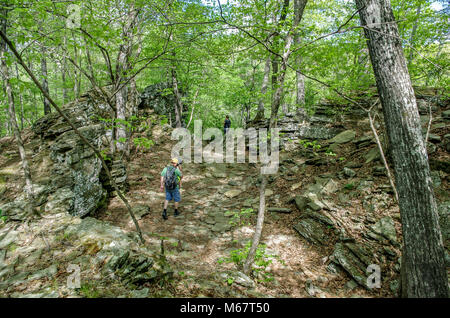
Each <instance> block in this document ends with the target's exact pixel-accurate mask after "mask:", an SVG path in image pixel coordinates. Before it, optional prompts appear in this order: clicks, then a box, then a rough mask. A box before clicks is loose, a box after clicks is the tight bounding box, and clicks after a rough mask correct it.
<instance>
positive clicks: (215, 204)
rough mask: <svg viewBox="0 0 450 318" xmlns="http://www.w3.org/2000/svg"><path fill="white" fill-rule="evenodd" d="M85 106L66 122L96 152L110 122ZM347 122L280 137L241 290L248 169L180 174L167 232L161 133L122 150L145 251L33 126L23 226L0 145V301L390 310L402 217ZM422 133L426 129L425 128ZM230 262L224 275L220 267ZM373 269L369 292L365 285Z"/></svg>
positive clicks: (94, 171) (442, 147) (248, 229)
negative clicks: (347, 305)
mask: <svg viewBox="0 0 450 318" xmlns="http://www.w3.org/2000/svg"><path fill="white" fill-rule="evenodd" d="M96 103H98V102H96V99H95V98H94V97H92V96H88V95H86V96H84V97H83V98H82V99H80V100H78V101H77V102H76V103H72V104H69V105H67V107H66V111H68V112H70V113H71V114H72V116H73V118H80V120H79V122H77V123H78V124H79V125H80V126H81V127H82V130H83V131H84V133H85V134H87V135H88V136H89V138H90V140H92V141H93V142H95V143H96V144H97V145H99V147H100V146H101V145H102V144H103V146H104V145H107V140H105V134H104V132H103V131H102V129H101V125H100V124H99V123H98V122H96V121H95V120H93V119H90V118H94V117H95V116H92V113H94V114H95V112H97V110H98V109H99V110H101V111H103V112H104V111H106V109H107V108H106V107H102V106H101V105H100V106H99V105H96ZM445 105H446V106H445ZM445 105H444V106H442V107H441V108H437V109H436V113H435V114H434V117H433V118H434V122H433V125H432V126H431V134H430V143H429V152H430V165H431V168H432V177H433V183H434V186H435V189H434V190H435V194H436V197H437V199H438V206H439V213H440V220H441V227H442V234H443V238H444V243H445V245H446V247H447V248H448V246H449V245H448V243H449V226H448V225H449V222H448V217H449V207H450V202H449V200H448V190H449V178H448V173H449V171H448V162H449V153H448V146H449V133H450V131H449V127H450V126H449V125H448V120H449V119H450V116H449V114H448V112H449V111H448V110H445V107H447V108H448V103H447V104H445ZM93 106H95V107H93ZM424 109H425V111H426V110H427V108H424ZM86 113H87V115H85V114H86ZM425 113H426V112H425ZM83 116H85V117H83ZM149 116H150V117H151V116H153V115H149ZM351 116H353V117H351V118H353V119H351V118H350V119H349V118H344V119H342V118H341V119H340V120H336V122H335V123H334V124H333V126H332V127H329V126H327V124H325V122H329V119H328V118H324V117H323V116H322V117H321V116H320V113H319V114H318V115H316V117H314V118H313V119H314V120H312V122H316V123H317V125H316V126H314V125H311V126H309V127H308V129H304V130H303V131H300V133H307V134H314V136H316V138H317V140H315V141H314V142H310V143H306V142H305V141H304V140H303V142H299V138H291V135H289V134H287V135H289V138H287V139H286V140H285V141H284V144H283V150H282V151H281V152H280V165H279V170H278V173H277V174H274V175H270V176H268V185H267V188H266V193H265V195H266V217H265V221H264V228H263V233H262V237H261V243H263V244H264V246H265V250H264V251H261V253H260V256H261V257H260V258H259V261H260V263H259V265H261V267H260V270H259V271H254V272H253V274H252V275H250V276H246V275H244V274H243V273H242V272H241V270H242V269H241V268H240V266H239V265H238V264H237V263H239V260H240V261H242V257H240V256H239V251H242V250H243V248H245V246H246V244H247V243H248V242H249V241H250V240H251V238H252V235H253V233H254V226H255V224H256V214H257V208H258V205H259V184H260V176H259V173H260V169H259V167H258V165H257V164H249V163H234V164H228V163H199V164H198V163H183V165H182V168H183V174H184V178H183V184H182V192H181V195H182V202H181V204H180V211H181V215H179V216H177V217H175V216H174V215H173V202H172V203H171V204H170V205H169V210H168V212H169V219H168V220H166V221H165V220H163V218H162V217H161V213H162V206H163V201H164V193H161V192H160V190H159V184H160V181H159V180H160V173H161V171H162V169H163V168H164V166H166V165H167V164H168V162H169V160H170V153H171V149H172V146H173V145H174V143H175V141H172V140H170V134H171V128H170V127H169V126H168V125H165V126H164V125H152V126H149V127H147V128H146V129H144V130H142V131H140V132H138V133H137V136H149V137H151V138H152V140H154V141H155V144H154V145H153V146H152V147H151V148H150V149H149V150H142V149H135V148H133V149H132V151H131V156H130V160H129V161H128V162H126V163H125V161H120V160H116V161H112V162H111V169H112V172H113V176H114V177H115V178H116V182H117V183H119V185H120V186H121V188H122V189H124V190H127V191H125V193H126V197H127V198H128V201H129V202H130V204H131V206H132V208H133V211H134V213H135V214H136V216H137V218H138V220H139V225H140V227H141V229H142V231H143V234H144V238H145V240H146V243H145V244H142V243H140V242H139V240H138V238H137V234H136V232H135V228H134V224H133V222H132V221H131V218H130V216H129V215H128V212H127V210H126V209H125V207H124V205H123V203H122V202H121V201H120V199H119V198H118V197H117V196H114V193H113V192H111V189H110V187H109V185H108V184H107V183H105V180H104V178H103V177H102V172H101V166H100V164H99V161H98V159H96V158H95V156H94V155H93V153H92V152H89V150H88V149H86V148H85V147H84V146H83V145H82V143H80V141H79V140H78V139H77V137H76V136H74V134H73V133H72V132H71V131H70V129H68V128H67V125H65V124H64V123H63V122H62V121H61V119H60V118H59V117H58V116H56V115H54V114H51V115H49V116H46V117H44V118H42V119H41V120H39V121H38V122H37V123H36V124H35V126H34V128H33V130H32V131H30V130H26V131H25V132H24V134H23V137H24V140H25V148H26V152H27V155H28V156H29V157H30V158H31V165H32V171H35V174H34V176H33V178H34V179H33V182H34V183H35V185H34V186H35V189H34V190H35V194H36V200H37V206H38V209H39V211H40V214H41V215H40V216H39V217H32V218H30V217H26V216H24V215H23V211H24V207H25V204H26V200H25V197H24V194H23V191H22V189H23V184H24V180H23V174H22V172H21V169H20V159H19V156H18V152H17V150H16V149H15V147H14V143H13V139H12V138H9V137H8V138H3V139H1V140H0V149H1V155H0V210H1V211H2V214H1V219H0V296H1V297H394V296H396V295H397V292H398V289H399V279H400V266H401V263H400V256H401V251H400V247H401V243H402V236H401V224H400V214H399V210H398V206H397V204H396V203H395V201H394V199H393V193H392V189H391V188H390V185H389V180H388V178H387V176H386V172H385V170H384V167H383V166H382V163H381V162H380V155H379V152H378V150H377V147H376V144H375V142H374V138H373V136H372V133H371V131H370V126H369V124H368V122H367V120H366V119H364V118H361V117H360V115H358V116H359V117H358V116H356V117H355V115H354V114H353V115H351ZM104 117H106V115H104ZM150 117H149V118H150ZM321 118H322V119H321ZM321 120H322V121H321ZM325 120H326V121H325ZM427 123H428V121H427V118H424V119H423V125H424V127H426V125H427ZM294 124H295V123H294V122H293V120H292V119H289V118H286V119H284V121H280V125H285V128H284V129H285V130H286V131H287V132H289V133H291V134H295V133H296V132H297V130H295V129H296V128H291V127H292V126H293V125H294ZM286 127H288V128H286ZM327 127H328V128H327ZM336 127H338V128H336ZM302 129H303V127H302ZM330 135H332V136H330ZM106 139H107V138H106ZM300 140H302V139H300ZM309 140H311V139H309ZM249 209H252V210H251V211H250V210H249ZM231 256H234V259H235V262H233V261H230V262H226V261H223V260H224V259H225V258H230V257H231ZM447 258H449V256H448V252H447ZM374 266H375V268H376V267H378V269H379V272H380V281H379V285H377V284H375V285H373V284H372V285H371V282H372V281H371V280H370V279H369V277H370V275H371V273H372V272H373V271H371V270H373V269H374ZM74 275H75V276H74ZM77 277H78V283H77ZM375 283H376V281H375ZM374 286H375V287H374Z"/></svg>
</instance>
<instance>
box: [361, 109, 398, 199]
mask: <svg viewBox="0 0 450 318" xmlns="http://www.w3.org/2000/svg"><path fill="white" fill-rule="evenodd" d="M376 103H377V102H376ZM376 103H375V104H374V105H373V106H375V105H376ZM373 106H372V107H373ZM372 107H370V109H369V111H368V112H367V115H368V116H369V123H370V128H371V129H372V132H373V135H374V136H375V140H376V142H377V145H378V150H379V151H380V155H381V158H382V159H383V163H384V167H385V169H386V173H387V176H388V179H389V183H390V184H391V187H392V190H393V191H394V195H395V200H396V201H397V202H398V193H397V188H396V187H395V184H394V179H393V178H392V175H391V171H390V170H389V165H388V163H387V160H386V157H385V156H384V152H383V147H382V145H381V142H380V139H379V138H378V134H377V130H376V129H375V127H374V125H373V118H372V115H371V114H370V112H371V109H372Z"/></svg>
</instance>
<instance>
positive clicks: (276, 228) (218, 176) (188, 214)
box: [98, 136, 400, 297]
mask: <svg viewBox="0 0 450 318" xmlns="http://www.w3.org/2000/svg"><path fill="white" fill-rule="evenodd" d="M173 144H174V142H173V141H171V140H170V139H169V138H168V136H163V137H161V139H159V141H158V143H157V145H156V146H154V148H152V149H151V151H149V152H146V153H143V154H139V155H138V156H134V157H133V159H132V160H131V162H130V163H129V167H128V171H129V182H130V191H129V195H130V201H131V202H132V203H133V205H134V207H137V208H138V209H139V207H141V208H142V207H149V208H150V209H149V211H147V212H148V214H147V213H146V214H145V216H143V217H142V218H141V219H140V220H139V225H140V226H141V228H142V230H143V232H144V234H145V238H146V239H147V241H148V242H149V244H153V248H154V249H158V248H159V246H160V239H161V238H164V239H165V242H166V244H165V249H166V255H167V257H168V260H169V262H170V263H171V266H172V267H173V269H174V271H175V282H176V283H175V284H174V286H173V287H174V291H173V294H174V296H176V297H197V296H207V297H221V296H226V295H228V294H227V293H225V292H222V291H221V289H217V288H214V286H216V285H213V287H212V286H210V285H209V282H211V281H217V280H218V279H219V280H220V279H221V280H222V283H223V284H224V285H226V282H227V277H226V276H222V277H218V276H217V275H216V274H217V273H219V272H225V271H226V270H234V271H236V270H240V269H241V268H240V267H239V266H237V265H236V264H235V263H226V262H225V263H220V259H222V258H224V257H229V256H230V253H231V252H232V251H236V250H237V249H242V248H243V247H244V246H245V244H246V243H247V242H249V241H250V240H251V238H252V236H253V233H254V225H255V224H256V213H257V210H258V204H259V187H258V186H257V185H256V184H255V182H254V180H255V179H256V178H258V176H259V169H258V167H256V166H255V165H251V164H248V163H234V164H226V163H209V164H208V163H202V164H196V163H187V164H186V163H184V164H183V165H182V169H183V174H184V177H183V182H182V190H181V193H182V201H181V203H180V211H181V215H180V216H177V217H175V216H174V215H173V202H171V203H170V204H169V210H168V212H169V219H168V220H163V218H162V216H161V214H162V210H163V202H164V199H165V194H164V193H161V192H160V191H159V187H160V173H161V171H162V169H163V168H164V167H165V166H166V165H168V164H169V161H170V151H171V149H172V146H173ZM355 157H356V158H357V157H358V154H356V155H355ZM285 159H287V160H288V161H289V160H293V161H294V162H293V165H294V166H302V165H304V162H305V159H304V158H301V157H298V158H295V157H293V156H292V154H290V153H288V152H281V154H280V162H283V161H284V160H285ZM348 159H352V158H348ZM342 168H343V165H342V164H334V165H331V164H330V165H327V166H321V167H315V166H308V167H307V168H306V169H303V170H301V171H299V172H298V174H297V175H296V176H295V177H288V178H287V179H286V178H284V176H280V175H278V177H276V178H275V181H273V182H272V183H269V184H268V186H267V189H266V202H267V204H266V207H283V208H289V209H291V210H292V211H293V212H292V213H279V212H267V211H266V217H265V221H264V228H263V233H262V238H261V243H263V244H265V245H266V254H267V255H268V254H270V255H276V258H273V263H272V264H270V265H269V266H268V267H267V268H265V271H266V272H268V273H271V274H272V275H273V280H271V281H265V280H264V278H262V279H261V280H260V281H259V282H258V283H257V284H256V287H255V291H256V292H257V294H259V295H260V296H267V297H311V296H312V295H315V297H392V296H393V293H392V291H390V289H389V286H388V285H387V284H385V286H384V288H381V289H374V290H371V291H369V290H367V289H365V288H363V287H360V286H358V287H356V288H354V287H349V285H347V284H348V283H349V281H351V278H349V277H348V276H347V275H346V274H345V273H339V274H336V273H331V272H330V271H329V270H328V269H327V265H329V263H330V260H329V255H330V254H332V252H333V247H334V243H335V241H334V240H332V239H331V238H330V241H329V244H326V245H325V246H318V245H313V244H311V243H309V242H308V241H306V240H305V239H304V238H302V237H301V236H300V235H299V234H298V233H297V232H296V231H295V230H294V228H293V226H294V225H295V224H296V222H298V220H299V217H300V215H301V213H300V212H299V210H298V209H297V208H296V206H295V204H294V203H292V198H293V197H294V196H295V195H296V194H298V193H300V192H301V191H302V190H303V189H306V188H307V186H308V184H313V183H314V182H315V177H317V176H320V175H326V176H333V177H334V178H337V177H336V174H337V173H338V172H339V171H341V170H342ZM360 170H361V171H360V172H359V173H358V175H359V177H358V178H355V179H353V180H352V181H353V182H355V183H357V182H359V181H360V180H361V179H364V177H365V173H368V174H370V169H369V167H367V169H366V171H365V172H363V170H364V168H362V169H360ZM288 179H289V180H288ZM376 183H379V184H384V185H386V184H387V183H388V181H387V178H385V177H379V178H377V180H376ZM344 185H345V183H342V187H343V186H344ZM347 192H348V191H347ZM335 199H336V201H337V202H332V204H333V205H335V206H340V208H341V210H342V211H341V212H342V215H343V216H344V217H343V221H344V222H346V223H349V224H348V228H352V227H353V226H355V227H356V228H357V229H358V224H356V223H355V222H354V221H352V220H351V219H350V218H353V219H354V220H355V221H356V222H358V220H357V219H358V218H364V217H366V211H365V210H364V208H363V207H362V202H361V201H360V200H356V199H355V200H352V201H353V202H352V203H351V204H345V205H343V204H342V203H341V202H339V200H338V199H337V196H335ZM347 203H348V202H347ZM249 207H251V208H253V211H254V213H252V214H251V217H249V218H247V219H246V220H245V222H243V223H244V224H242V225H238V226H234V227H232V228H230V227H228V226H226V223H229V221H230V220H231V219H230V218H229V217H228V218H227V217H223V215H228V214H230V212H235V211H242V210H245V209H247V208H249ZM373 215H374V216H375V217H376V219H378V218H380V217H381V216H385V215H391V216H394V217H395V218H396V219H397V222H398V221H399V213H398V207H397V206H396V205H395V204H393V202H392V201H391V202H390V203H389V204H388V205H387V206H386V208H385V209H384V210H383V211H374V212H373ZM98 217H99V218H100V219H102V220H104V221H107V222H110V223H112V224H114V225H118V226H120V227H121V228H124V229H127V230H128V231H134V230H135V228H134V225H133V223H132V221H131V219H130V217H129V215H128V213H127V212H126V210H125V209H124V207H123V204H122V202H121V201H120V200H119V199H118V198H114V199H113V200H112V201H111V202H110V205H109V207H108V209H107V210H106V211H105V212H103V213H101V214H100V215H99V216H98ZM221 217H223V219H222V220H220V218H221ZM214 218H215V220H214ZM243 220H244V218H243ZM215 221H216V222H215ZM221 221H222V222H223V223H222V224H221V223H220V222H221ZM354 223H355V224H354ZM397 230H398V231H399V230H400V226H399V224H397ZM357 232H358V231H357V230H356V231H355V234H356V235H358V234H360V233H357ZM279 260H280V261H279ZM391 275H394V276H397V274H392V273H391ZM311 286H314V287H311ZM350 286H351V284H350ZM231 288H234V289H235V290H236V292H237V293H238V294H239V295H241V296H242V295H243V296H252V295H254V294H248V293H247V292H246V291H247V288H246V287H243V286H241V285H239V284H232V286H231ZM225 290H227V289H225ZM257 294H256V295H257Z"/></svg>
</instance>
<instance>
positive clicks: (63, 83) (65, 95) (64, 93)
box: [61, 34, 67, 105]
mask: <svg viewBox="0 0 450 318" xmlns="http://www.w3.org/2000/svg"><path fill="white" fill-rule="evenodd" d="M63 47H64V50H67V36H66V35H65V34H64V44H63ZM66 73H67V59H66V54H64V57H63V64H62V71H61V80H62V85H63V88H62V91H63V105H64V104H65V103H66V102H67V88H66V86H67V83H66Z"/></svg>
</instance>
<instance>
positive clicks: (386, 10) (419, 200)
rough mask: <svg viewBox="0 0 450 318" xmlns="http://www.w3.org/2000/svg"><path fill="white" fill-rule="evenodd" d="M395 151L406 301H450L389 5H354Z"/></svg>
mask: <svg viewBox="0 0 450 318" xmlns="http://www.w3.org/2000/svg"><path fill="white" fill-rule="evenodd" d="M355 2H356V5H357V7H358V8H359V9H360V11H359V14H360V19H361V24H362V25H363V26H364V27H365V29H364V33H365V37H366V39H367V45H368V48H369V53H370V58H371V61H372V66H373V70H374V73H375V78H376V82H377V87H378V92H379V95H380V100H381V104H382V106H383V113H384V120H385V122H386V130H387V134H388V137H389V143H390V144H391V145H392V158H393V163H394V174H395V179H396V186H397V191H398V196H399V207H400V214H401V219H402V232H403V243H404V246H403V261H402V266H403V268H402V283H401V285H402V287H401V288H402V295H403V296H405V297H419V298H422V297H448V278H447V272H446V268H445V254H444V247H443V243H442V236H441V231H440V227H439V221H438V211H437V206H436V200H435V198H434V193H433V185H432V181H431V176H430V167H429V164H428V156H427V151H426V147H425V144H424V140H423V135H422V131H421V125H420V117H419V112H418V109H417V104H416V98H415V95H414V90H413V88H412V84H411V80H410V77H409V74H408V68H407V66H406V60H405V57H404V54H403V49H402V46H401V40H400V38H399V33H398V27H397V24H396V23H395V19H394V15H393V12H392V8H391V4H390V1H389V0H378V1H373V0H355Z"/></svg>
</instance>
